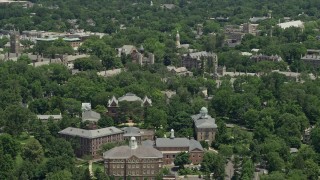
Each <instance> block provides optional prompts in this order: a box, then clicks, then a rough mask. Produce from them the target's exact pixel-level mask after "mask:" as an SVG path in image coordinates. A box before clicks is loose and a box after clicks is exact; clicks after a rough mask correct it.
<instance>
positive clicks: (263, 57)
mask: <svg viewBox="0 0 320 180" xmlns="http://www.w3.org/2000/svg"><path fill="white" fill-rule="evenodd" d="M250 59H251V60H253V61H255V62H260V61H272V62H281V61H282V58H281V56H278V55H277V54H276V55H271V56H268V55H264V54H258V55H253V56H251V57H250Z"/></svg>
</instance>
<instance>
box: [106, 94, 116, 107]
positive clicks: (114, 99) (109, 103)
mask: <svg viewBox="0 0 320 180" xmlns="http://www.w3.org/2000/svg"><path fill="white" fill-rule="evenodd" d="M112 104H115V106H118V100H117V98H116V97H115V96H112V98H111V99H109V101H108V107H111V106H113V105H112Z"/></svg>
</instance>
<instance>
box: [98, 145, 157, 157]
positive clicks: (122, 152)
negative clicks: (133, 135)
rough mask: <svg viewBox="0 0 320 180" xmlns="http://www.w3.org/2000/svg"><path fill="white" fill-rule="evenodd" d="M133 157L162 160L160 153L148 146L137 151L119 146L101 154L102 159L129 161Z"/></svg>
mask: <svg viewBox="0 0 320 180" xmlns="http://www.w3.org/2000/svg"><path fill="white" fill-rule="evenodd" d="M133 156H135V157H137V158H163V155H162V153H161V152H160V151H158V150H157V149H155V148H153V147H148V146H138V148H137V149H130V147H129V146H119V147H115V148H113V149H111V150H109V151H107V152H105V153H103V159H129V158H131V157H133Z"/></svg>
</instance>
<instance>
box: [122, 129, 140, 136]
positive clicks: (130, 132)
mask: <svg viewBox="0 0 320 180" xmlns="http://www.w3.org/2000/svg"><path fill="white" fill-rule="evenodd" d="M122 130H123V131H124V134H123V136H129V137H132V136H141V133H140V129H139V128H137V127H124V128H122Z"/></svg>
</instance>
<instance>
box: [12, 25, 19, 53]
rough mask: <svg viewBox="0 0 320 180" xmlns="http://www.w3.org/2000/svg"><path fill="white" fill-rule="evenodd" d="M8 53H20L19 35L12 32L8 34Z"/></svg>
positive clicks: (17, 32)
mask: <svg viewBox="0 0 320 180" xmlns="http://www.w3.org/2000/svg"><path fill="white" fill-rule="evenodd" d="M10 52H11V53H20V33H19V31H16V30H14V31H13V32H11V33H10Z"/></svg>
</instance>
